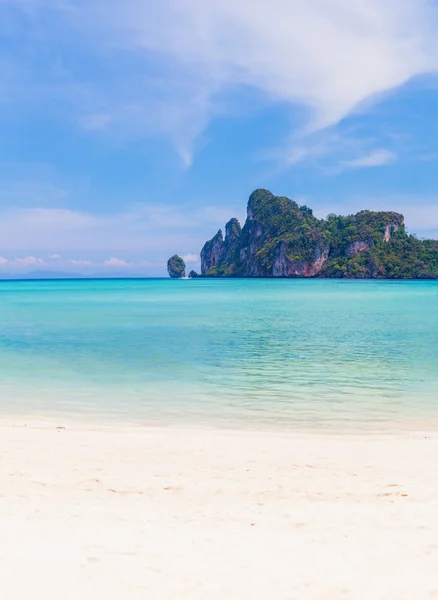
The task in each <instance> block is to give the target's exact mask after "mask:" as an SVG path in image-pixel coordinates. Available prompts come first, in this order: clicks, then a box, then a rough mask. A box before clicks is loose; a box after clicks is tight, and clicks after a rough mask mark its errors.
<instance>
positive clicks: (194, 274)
mask: <svg viewBox="0 0 438 600" xmlns="http://www.w3.org/2000/svg"><path fill="white" fill-rule="evenodd" d="M196 277H200V275H199V274H198V273H197V272H196V271H193V269H192V270H191V271H190V273H189V279H196Z"/></svg>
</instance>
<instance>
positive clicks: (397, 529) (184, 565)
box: [0, 417, 438, 600]
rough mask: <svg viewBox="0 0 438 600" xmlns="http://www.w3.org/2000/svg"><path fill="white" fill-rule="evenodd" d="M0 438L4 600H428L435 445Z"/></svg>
mask: <svg viewBox="0 0 438 600" xmlns="http://www.w3.org/2000/svg"><path fill="white" fill-rule="evenodd" d="M26 421H27V423H26ZM58 426H59V427H65V429H58ZM0 433H1V436H0V457H1V464H2V469H1V470H0V509H1V511H2V517H3V519H2V520H1V521H0V541H1V544H0V553H1V556H0V559H1V560H2V566H3V572H4V574H5V576H4V582H3V589H5V590H6V593H5V594H4V595H5V598H6V600H28V599H29V600H30V598H35V597H41V598H45V599H46V600H55V598H58V597H59V595H60V594H61V595H62V597H63V598H66V599H67V600H69V599H72V600H73V598H74V599H76V598H78V597H80V598H83V599H84V600H88V599H89V600H91V599H93V600H101V599H102V600H103V599H105V600H116V599H117V600H118V599H120V598H130V600H131V599H132V600H137V599H138V600H140V599H142V600H143V599H144V598H145V597H151V598H159V599H160V600H170V599H172V600H173V599H174V598H184V599H188V600H201V599H202V600H203V599H205V598H209V599H210V598H211V599H212V600H222V599H224V600H225V599H226V600H241V599H246V598H248V599H251V600H253V599H255V600H266V598H275V599H276V600H289V599H290V598H300V600H301V599H303V600H314V599H315V598H324V599H327V600H338V599H339V600H340V599H341V598H345V597H347V598H354V599H355V600H356V599H363V600H365V599H367V600H368V598H381V599H382V600H383V599H385V600H386V598H388V599H389V598H395V597H396V598H400V599H403V600H414V599H415V600H417V599H418V598H422V599H423V598H434V597H436V595H437V594H438V577H437V575H436V564H437V561H438V544H437V543H436V540H437V539H438V511H437V506H438V505H437V497H438V460H437V458H438V431H435V432H432V433H431V432H424V431H419V430H416V431H411V432H395V433H394V432H389V433H387V434H384V435H381V434H375V435H373V434H369V433H365V434H363V435H362V434H342V435H332V434H330V433H328V434H327V433H326V434H325V433H321V432H319V433H311V434H308V433H304V432H299V433H298V432H287V433H284V432H274V431H248V430H246V431H239V430H231V431H227V430H212V429H187V428H175V427H164V428H163V427H162V428H159V427H144V426H143V427H141V426H140V427H129V426H128V427H127V426H123V425H122V426H119V425H114V426H107V425H100V426H99V425H94V426H91V425H90V423H88V424H84V423H82V425H80V424H78V423H76V424H71V423H70V424H69V423H67V422H65V424H61V423H60V424H59V425H54V421H50V422H48V421H47V420H45V421H44V420H39V421H35V420H34V421H29V420H28V419H26V418H23V417H14V418H11V419H6V418H0ZM23 573H26V577H23Z"/></svg>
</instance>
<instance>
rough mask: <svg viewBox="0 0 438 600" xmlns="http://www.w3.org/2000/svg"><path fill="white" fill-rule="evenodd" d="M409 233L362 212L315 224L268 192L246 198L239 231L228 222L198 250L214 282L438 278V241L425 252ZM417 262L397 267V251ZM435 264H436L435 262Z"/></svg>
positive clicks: (396, 217) (391, 220)
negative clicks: (217, 279) (224, 279)
mask: <svg viewBox="0 0 438 600" xmlns="http://www.w3.org/2000/svg"><path fill="white" fill-rule="evenodd" d="M424 244H425V242H420V241H419V240H417V239H416V238H413V237H412V236H408V235H407V234H406V232H405V228H404V219H403V215H401V214H398V213H394V212H371V211H362V212H360V213H357V214H356V215H351V216H348V217H339V216H336V215H329V217H328V218H327V219H325V220H324V219H317V218H316V217H315V216H314V215H313V212H312V210H311V209H310V208H308V207H307V206H299V205H298V204H297V203H296V202H294V201H292V200H289V199H288V198H285V197H279V196H274V195H273V194H271V192H269V191H267V190H256V191H255V192H253V193H252V194H251V196H250V198H249V201H248V208H247V219H246V222H245V225H244V226H243V228H241V227H240V224H239V222H238V221H237V219H231V221H229V222H228V223H227V225H226V226H225V238H224V237H223V235H222V231H221V230H219V231H218V233H217V234H216V235H215V236H214V237H213V238H212V239H211V240H210V241H209V242H207V243H206V244H205V246H204V248H203V249H202V252H201V268H202V275H205V276H211V277H220V276H240V277H412V276H413V277H421V276H426V274H427V273H429V274H432V275H433V273H435V269H436V274H437V276H438V243H437V244H436V246H437V248H435V245H434V242H431V243H430V244H431V245H429V247H426V246H425V245H424ZM406 245H407V246H409V247H408V248H407V251H408V252H410V253H411V255H412V260H413V259H414V255H415V256H416V257H417V258H418V257H419V260H418V261H417V262H416V267H415V268H414V270H413V268H412V265H411V264H409V262H410V258H409V257H407V258H405V259H404V263H403V260H402V261H401V262H400V256H399V253H400V251H402V252H403V251H406V249H405V250H402V248H401V246H403V247H404V246H406ZM435 261H436V265H435Z"/></svg>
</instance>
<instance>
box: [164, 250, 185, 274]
mask: <svg viewBox="0 0 438 600" xmlns="http://www.w3.org/2000/svg"><path fill="white" fill-rule="evenodd" d="M167 272H168V273H169V275H170V276H171V277H172V278H173V279H181V277H185V276H186V263H185V262H184V260H183V259H182V258H181V256H178V255H177V254H175V255H174V256H171V257H170V258H169V260H168V261H167Z"/></svg>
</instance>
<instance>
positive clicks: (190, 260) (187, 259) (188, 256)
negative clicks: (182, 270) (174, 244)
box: [182, 254, 199, 265]
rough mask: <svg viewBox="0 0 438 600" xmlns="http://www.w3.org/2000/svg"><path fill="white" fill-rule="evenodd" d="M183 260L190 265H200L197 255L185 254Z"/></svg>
mask: <svg viewBox="0 0 438 600" xmlns="http://www.w3.org/2000/svg"><path fill="white" fill-rule="evenodd" d="M182 259H183V260H184V262H185V263H187V264H189V265H190V264H197V263H199V256H198V255H197V254H184V256H183V257H182Z"/></svg>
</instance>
